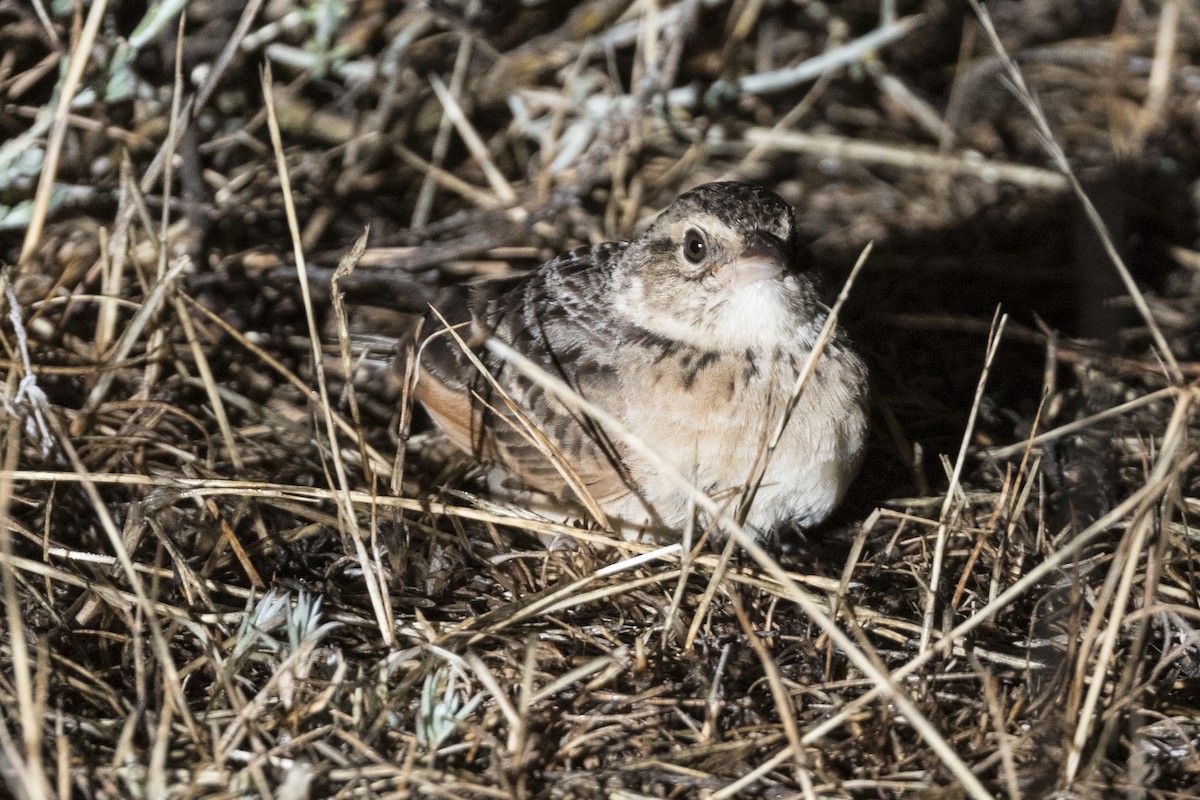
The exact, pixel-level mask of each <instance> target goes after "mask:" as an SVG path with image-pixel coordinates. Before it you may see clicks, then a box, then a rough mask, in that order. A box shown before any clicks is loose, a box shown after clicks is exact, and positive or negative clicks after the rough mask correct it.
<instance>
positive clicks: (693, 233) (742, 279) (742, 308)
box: [614, 183, 817, 350]
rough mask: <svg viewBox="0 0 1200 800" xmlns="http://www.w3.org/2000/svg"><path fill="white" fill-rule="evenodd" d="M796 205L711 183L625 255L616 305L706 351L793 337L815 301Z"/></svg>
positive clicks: (757, 190)
mask: <svg viewBox="0 0 1200 800" xmlns="http://www.w3.org/2000/svg"><path fill="white" fill-rule="evenodd" d="M807 267H808V264H807V258H806V256H805V255H804V249H803V247H802V245H801V244H800V243H799V241H798V239H797V235H796V228H795V224H794V221H793V213H792V209H791V207H790V206H789V205H788V204H787V203H786V202H784V200H783V199H782V198H781V197H779V195H777V194H775V193H774V192H772V191H769V190H767V189H763V188H761V187H759V186H752V185H749V184H744V183H708V184H705V185H703V186H700V187H697V188H695V189H692V190H691V191H690V192H687V193H686V194H683V195H681V196H680V197H679V199H678V200H676V201H675V202H674V203H672V204H671V206H670V207H669V208H667V210H666V211H664V212H663V213H662V214H660V215H659V217H658V218H657V219H656V220H655V221H654V222H653V223H652V224H651V225H650V227H649V228H647V229H646V231H645V233H643V234H642V236H641V237H639V238H638V239H637V240H636V241H634V242H633V243H631V245H630V247H629V249H628V250H627V251H626V257H625V258H624V259H622V264H621V267H620V269H619V274H618V275H617V278H618V282H617V288H616V294H617V296H616V297H615V298H614V301H615V302H616V304H617V306H618V308H619V309H620V310H621V311H623V312H624V313H626V314H627V315H628V316H629V318H630V319H631V320H633V321H635V322H637V323H638V324H640V325H641V326H642V327H645V328H647V329H648V330H651V331H653V332H654V333H657V334H659V335H663V336H668V337H671V338H674V339H678V340H680V341H686V342H689V343H691V344H694V345H696V346H699V347H704V348H706V349H722V350H723V349H742V348H746V347H754V346H758V345H762V344H774V343H775V342H778V341H779V340H780V337H789V338H791V337H795V336H797V335H803V333H805V331H802V330H798V328H801V327H803V326H804V325H805V324H806V323H808V322H811V320H812V318H813V315H814V313H813V312H814V310H815V308H816V304H817V294H816V289H815V286H814V284H813V280H812V278H811V276H810V274H809V272H808V269H807Z"/></svg>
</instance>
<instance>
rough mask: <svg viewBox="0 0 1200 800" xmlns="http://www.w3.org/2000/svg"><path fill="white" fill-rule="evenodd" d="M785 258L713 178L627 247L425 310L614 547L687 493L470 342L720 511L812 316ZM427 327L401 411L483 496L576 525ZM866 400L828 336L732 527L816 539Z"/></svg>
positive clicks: (774, 407) (849, 462) (571, 256)
mask: <svg viewBox="0 0 1200 800" xmlns="http://www.w3.org/2000/svg"><path fill="white" fill-rule="evenodd" d="M800 249H801V248H800V246H799V244H798V242H797V239H796V232H795V228H794V225H793V219H792V210H791V208H790V207H789V206H788V205H787V204H786V203H785V202H784V201H783V200H782V199H781V198H779V197H778V196H777V195H775V194H774V193H772V192H770V191H768V190H766V189H762V188H759V187H755V186H750V185H746V184H739V183H712V184H707V185H704V186H701V187H699V188H697V189H694V190H692V191H690V192H688V193H686V194H684V195H682V196H681V197H680V198H679V199H678V200H676V201H675V203H673V204H672V205H671V206H670V207H669V208H668V209H667V210H666V211H665V212H663V213H662V214H661V215H660V216H659V217H658V219H657V220H656V221H655V222H654V223H653V224H652V225H651V226H650V227H649V228H648V229H647V230H646V232H645V233H644V234H643V235H642V236H641V237H639V238H638V239H636V240H634V241H631V242H609V243H606V244H601V245H597V246H594V247H585V248H580V249H577V250H572V251H570V252H568V253H566V254H564V255H562V256H559V257H558V258H556V259H554V260H552V261H549V262H547V263H546V264H543V265H542V266H541V267H539V268H538V269H537V270H535V271H533V272H532V273H530V274H528V275H526V276H523V277H521V278H518V279H509V280H504V281H494V282H489V283H484V284H478V285H476V286H474V287H471V288H469V289H468V288H465V287H457V288H455V289H451V290H448V291H447V292H446V293H444V294H443V295H442V297H441V298H439V300H438V302H437V303H435V307H436V308H437V309H438V311H439V312H440V313H441V314H442V315H443V316H444V317H445V319H446V320H447V322H449V324H450V325H459V326H460V327H458V328H457V330H458V331H459V335H460V336H461V337H462V339H463V340H465V341H466V342H467V344H468V345H469V346H470V347H471V348H473V352H474V353H475V354H476V355H477V357H478V358H479V359H480V360H481V361H482V362H483V364H484V365H485V366H486V368H487V370H488V372H490V373H491V375H492V376H494V378H495V380H496V382H497V383H498V385H499V387H500V388H501V389H503V391H504V393H505V394H507V395H508V396H509V397H510V398H511V399H512V401H513V403H514V404H515V405H516V407H517V408H519V409H520V411H521V412H522V413H523V414H524V415H525V416H526V417H527V418H528V420H529V421H530V422H531V423H533V425H535V426H536V427H537V429H538V430H540V431H541V433H542V434H544V435H545V437H546V438H547V439H548V440H549V441H550V443H552V446H553V447H554V448H556V449H557V450H558V452H559V453H561V455H562V456H563V460H564V461H565V462H566V463H567V464H569V465H570V467H571V469H573V470H574V472H575V473H576V474H577V475H578V478H579V479H580V480H581V481H582V483H583V484H584V485H586V487H587V491H588V493H590V495H591V496H592V497H593V498H594V499H595V501H596V502H597V503H598V504H599V505H600V506H601V507H602V508H603V511H604V513H605V514H606V515H607V516H608V517H609V519H610V522H613V523H614V524H618V525H620V527H621V528H622V530H624V531H625V532H626V533H630V532H632V531H635V530H636V529H637V528H638V527H640V526H642V525H646V524H648V525H650V526H651V527H652V528H655V529H657V530H658V531H659V532H660V533H661V532H663V531H667V530H671V529H675V530H677V529H679V528H680V526H682V524H683V523H684V522H685V521H686V517H687V514H688V509H689V504H688V497H687V495H686V494H684V493H681V492H679V491H678V490H676V489H675V488H674V485H673V484H672V483H670V482H669V481H668V480H667V479H666V478H664V477H662V476H661V475H659V474H658V470H657V469H655V467H654V466H653V465H652V464H650V463H647V462H646V461H644V460H643V459H642V458H641V457H639V456H637V455H636V454H635V453H634V452H633V451H631V450H630V449H629V448H628V447H627V446H626V445H625V444H624V443H622V442H621V441H620V440H619V439H618V438H617V437H616V436H611V435H609V434H608V433H607V432H606V431H604V430H603V428H602V427H601V426H600V425H598V424H597V423H595V422H594V421H593V420H591V419H590V418H587V417H584V416H581V415H579V414H578V413H575V412H572V411H570V410H569V409H568V408H567V407H566V406H565V405H563V404H562V403H560V402H558V400H556V399H555V398H554V397H553V396H552V395H550V394H548V393H547V392H545V391H543V389H542V388H540V387H538V386H537V385H536V384H534V383H533V382H532V381H530V380H529V379H527V378H526V377H524V376H522V375H521V374H520V373H519V372H518V370H517V369H516V368H515V367H513V366H511V365H508V364H506V363H505V362H503V361H502V360H501V359H499V358H498V357H496V356H495V355H493V354H492V353H491V351H488V350H486V349H484V348H483V347H482V346H481V345H482V342H483V340H484V339H485V338H486V337H487V336H489V335H490V336H495V337H497V338H499V339H500V340H502V341H504V342H506V343H508V344H509V345H511V346H512V347H513V348H515V349H516V350H517V351H518V352H520V353H521V354H523V355H524V356H525V357H527V358H529V359H530V360H532V361H533V362H534V363H536V364H537V365H539V366H541V367H542V368H543V369H545V370H547V371H549V372H551V373H553V374H555V375H557V376H560V377H561V378H562V379H563V380H565V381H566V382H567V383H568V384H570V385H571V386H572V387H573V388H574V389H575V391H577V392H578V393H579V394H580V395H581V396H583V397H584V398H586V399H588V400H589V401H591V402H592V403H594V404H596V405H597V406H599V407H601V408H603V409H605V410H606V411H607V412H609V413H610V414H612V415H614V416H615V417H616V418H618V419H619V420H621V421H622V422H623V423H624V424H625V425H626V426H627V427H629V428H630V429H632V431H633V432H634V433H636V434H637V435H638V436H639V437H640V438H641V439H642V440H643V441H645V442H646V443H647V444H648V445H649V446H650V447H651V448H653V449H654V450H655V451H656V452H657V453H658V454H659V455H661V456H662V457H663V458H664V459H666V460H667V461H668V462H670V463H671V464H673V465H674V466H675V467H677V468H678V469H679V470H680V471H681V472H683V473H684V474H685V475H688V476H690V477H691V478H692V479H693V481H694V482H695V484H696V485H697V486H699V487H701V488H703V489H704V490H705V491H708V492H709V493H710V494H712V495H713V496H714V497H720V498H734V499H735V501H736V498H737V497H738V496H739V493H740V492H741V491H742V489H743V487H744V486H745V484H746V483H747V481H748V480H750V479H751V478H752V476H753V469H754V463H755V460H756V458H758V457H759V455H760V452H761V450H762V449H763V442H764V440H765V439H766V438H767V437H768V436H769V435H770V434H771V432H772V431H773V430H774V428H775V426H776V425H777V423H778V420H779V417H780V415H781V414H782V412H783V408H784V405H785V404H786V402H787V398H788V395H789V393H790V392H791V390H792V387H793V385H794V383H795V380H796V377H797V375H798V373H799V371H800V370H801V368H802V367H803V365H804V362H805V359H806V358H807V356H808V354H809V353H810V351H811V348H812V346H813V343H814V342H815V340H816V337H817V335H818V333H819V331H820V329H821V327H822V325H823V324H824V322H825V319H826V315H827V310H826V309H825V307H824V306H822V305H821V303H820V302H819V300H818V298H817V293H816V289H815V287H814V284H813V281H812V278H811V277H810V275H809V274H808V273H807V272H806V271H805V267H806V264H804V263H802V262H803V257H802V255H801V253H800ZM443 327H444V326H443V324H442V322H441V321H440V320H439V319H438V318H437V316H436V315H430V317H429V318H427V321H426V326H425V331H426V333H431V332H432V335H431V336H430V337H429V339H428V340H427V341H426V343H425V345H424V347H423V349H422V355H421V375H420V378H419V379H418V382H417V388H416V396H417V398H418V399H419V400H420V401H421V403H422V404H423V405H424V406H425V408H426V409H427V410H428V411H429V413H430V415H431V416H432V417H433V419H434V421H435V422H436V423H437V424H438V426H439V427H440V428H441V429H442V430H443V431H445V433H446V434H447V435H448V437H449V438H450V439H451V441H453V442H454V443H455V444H456V445H457V446H458V447H460V448H462V449H463V450H466V451H468V452H470V453H472V454H474V455H475V456H476V457H477V458H478V459H480V460H481V461H483V462H485V463H487V464H490V465H491V466H492V467H493V470H492V485H493V488H494V489H495V490H497V491H501V492H507V493H510V494H511V493H520V492H525V493H529V494H531V495H532V494H536V495H540V496H541V497H542V499H543V500H545V501H547V502H548V504H550V505H559V506H561V507H562V510H563V511H564V512H566V513H576V514H577V513H578V512H577V509H578V508H580V507H581V506H583V505H584V504H583V503H582V502H581V499H580V497H579V493H578V492H577V491H575V490H573V489H572V488H570V484H569V482H568V480H567V479H566V478H564V475H563V471H562V469H561V468H560V467H556V466H555V464H554V463H553V459H551V458H548V457H547V456H546V455H545V453H544V452H543V450H544V448H539V446H537V445H535V444H534V443H532V442H531V441H530V439H529V434H528V433H522V432H521V431H522V430H523V429H522V426H521V424H520V423H519V422H516V421H515V420H514V415H513V414H512V413H511V411H510V410H509V409H508V408H507V407H506V405H505V404H504V401H503V399H502V398H501V396H500V393H498V392H496V391H495V388H494V387H493V386H492V385H491V383H490V382H489V381H488V380H487V379H485V378H484V377H483V376H482V375H481V374H480V372H479V371H478V370H477V369H476V368H475V367H474V366H473V365H472V364H471V362H470V360H469V359H468V357H467V355H466V353H464V352H463V350H462V348H461V347H460V346H459V345H458V343H457V342H456V341H455V340H454V338H453V337H451V336H448V335H447V334H446V332H445V331H444V330H442V329H443ZM866 395H867V390H866V370H865V368H864V366H863V364H862V362H861V360H860V359H859V358H858V356H857V355H855V353H854V352H853V351H852V350H851V349H850V347H849V344H848V342H847V341H846V339H845V336H844V335H843V334H842V333H841V332H840V331H839V332H838V333H837V334H836V335H835V336H834V338H833V339H832V341H831V342H830V343H829V344H828V345H827V347H826V349H825V351H824V353H823V354H822V357H821V360H820V362H819V364H818V367H817V369H816V371H815V373H814V375H813V376H812V378H811V379H810V380H809V382H808V384H807V386H806V388H805V391H804V394H803V395H802V397H801V399H800V402H799V404H798V405H797V406H796V409H795V411H794V413H793V415H792V417H791V419H790V420H789V422H788V426H787V428H786V429H785V432H784V436H783V439H782V440H781V442H780V444H779V447H778V449H777V450H776V452H775V454H774V457H773V458H772V460H771V462H770V464H769V466H768V468H767V470H766V473H765V475H764V479H763V481H762V485H761V487H760V489H759V491H758V493H757V495H756V497H755V499H754V503H753V505H752V506H751V508H750V510H749V513H748V515H747V522H748V523H749V524H750V525H751V526H752V527H753V528H754V529H756V530H758V531H766V530H769V529H771V528H773V527H775V526H776V525H778V524H780V523H784V522H788V521H796V522H798V523H799V524H801V525H813V524H816V523H817V522H820V521H821V520H822V519H824V518H825V517H826V516H827V515H828V514H829V512H830V511H832V510H833V508H834V506H835V505H836V504H837V503H838V502H839V501H840V499H841V497H842V495H843V493H844V492H845V489H846V486H847V485H848V483H849V482H850V480H851V478H852V477H853V475H854V473H855V471H856V470H857V468H858V464H859V461H860V460H861V455H862V449H863V443H864V439H865V430H866ZM545 504H547V503H543V505H545ZM733 507H734V506H732V505H731V508H733ZM572 508H574V509H576V511H575V512H572V511H571V509H572Z"/></svg>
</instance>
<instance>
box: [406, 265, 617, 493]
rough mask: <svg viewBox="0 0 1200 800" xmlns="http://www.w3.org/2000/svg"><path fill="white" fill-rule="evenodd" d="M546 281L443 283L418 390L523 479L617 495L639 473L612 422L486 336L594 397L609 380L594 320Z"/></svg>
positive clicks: (465, 441) (547, 489) (442, 417)
mask: <svg viewBox="0 0 1200 800" xmlns="http://www.w3.org/2000/svg"><path fill="white" fill-rule="evenodd" d="M552 263H553V262H552ZM543 269H545V268H543ZM531 277H532V278H535V279H536V277H537V276H531ZM545 291H546V287H545V286H544V285H539V284H534V285H532V286H531V285H529V283H528V282H522V281H517V282H515V283H514V282H506V283H498V284H497V283H494V282H488V283H484V284H478V285H476V286H474V287H471V289H470V290H469V291H467V290H464V289H462V288H460V289H459V290H458V291H449V292H445V293H443V295H442V296H441V297H439V299H438V302H437V303H436V304H435V308H436V309H437V311H438V312H439V313H437V314H431V315H430V318H429V319H427V327H426V330H427V331H431V335H430V338H429V339H427V340H426V343H425V345H424V349H423V351H422V355H421V377H420V380H419V381H418V383H417V388H416V396H417V399H419V400H420V401H421V403H422V405H424V406H425V408H426V409H427V411H428V412H429V414H430V416H431V417H433V419H434V421H435V422H436V423H437V424H438V426H439V427H440V428H441V429H442V430H443V431H444V432H445V433H446V435H447V437H448V438H449V439H450V440H451V441H452V442H453V443H454V444H455V445H456V446H458V447H459V448H460V449H462V450H465V451H466V452H468V453H471V454H472V455H474V456H475V457H476V458H479V459H480V460H482V461H486V462H491V463H496V464H499V465H500V466H501V467H502V468H503V469H504V470H505V471H506V472H507V473H508V474H509V475H510V476H511V477H512V478H513V479H515V481H517V482H519V483H521V484H523V485H525V486H527V487H530V488H533V489H536V490H538V491H540V492H543V493H545V494H548V495H551V496H553V497H557V498H559V499H560V500H564V501H568V502H576V503H581V504H582V505H584V506H588V507H591V506H592V505H593V502H592V501H594V503H595V504H599V505H600V506H605V505H609V504H611V503H613V502H616V501H618V500H620V499H621V498H623V497H625V496H627V495H628V494H629V493H630V491H631V485H632V482H631V481H630V479H629V477H628V476H627V475H626V474H625V471H624V466H623V463H622V461H621V458H620V454H619V453H618V451H617V449H616V448H615V447H614V446H613V445H612V444H611V442H610V441H609V440H608V437H607V436H606V435H605V433H604V431H603V430H602V429H601V428H600V427H599V426H598V425H597V424H596V423H595V422H594V421H593V420H591V419H590V418H588V417H587V416H586V415H583V414H581V413H579V412H576V411H572V410H571V409H570V408H568V407H567V406H566V405H564V404H563V403H562V402H560V401H559V400H558V399H557V398H556V397H554V396H553V395H552V394H550V393H548V392H546V391H545V390H544V389H543V388H542V387H540V386H538V385H536V384H535V383H534V382H532V381H531V380H529V379H528V378H526V377H525V376H524V375H522V374H521V373H520V372H519V370H517V369H516V368H514V367H512V366H511V365H509V364H507V363H505V362H503V361H502V360H500V359H498V358H497V357H495V356H494V355H492V354H491V353H490V352H489V351H487V350H485V349H484V348H483V341H484V339H485V337H486V336H488V335H492V336H497V337H498V338H500V339H502V340H504V341H506V342H507V343H509V344H510V345H512V346H513V347H514V348H515V349H516V350H517V351H518V352H520V353H522V354H523V355H525V356H526V357H527V358H530V359H531V360H532V361H533V362H534V363H536V364H537V365H538V366H540V367H542V368H543V369H545V370H547V371H548V372H550V373H551V374H553V375H556V376H558V377H561V378H562V379H563V380H565V381H566V382H567V383H568V384H569V385H570V386H572V388H574V389H575V390H576V391H577V392H579V393H580V394H582V395H584V396H585V397H589V399H596V398H595V397H594V395H595V394H597V393H598V392H599V393H602V392H603V391H604V389H605V388H610V387H611V382H610V381H607V382H606V377H607V367H605V366H604V365H603V364H601V363H600V362H601V361H603V359H598V358H597V357H596V352H595V347H592V348H588V347H586V346H584V345H586V344H587V342H586V338H583V337H584V334H586V330H584V331H583V333H582V334H581V329H580V325H581V324H582V325H586V324H587V320H586V319H582V318H581V315H580V314H579V313H576V311H575V310H572V311H571V313H569V314H564V313H562V312H563V310H562V309H561V304H560V303H558V302H556V300H555V299H554V298H553V297H551V298H547V297H546V295H545ZM527 301H530V302H527ZM439 314H440V316H439ZM447 326H449V327H452V328H454V329H455V331H456V332H457V333H458V338H457V339H456V338H455V337H454V336H453V335H450V334H449V333H447V332H446V328H447ZM464 345H465V348H464ZM468 350H469V351H470V352H471V355H468V352H467V351H468ZM472 356H474V358H472ZM479 366H483V367H484V368H485V369H486V371H487V372H488V373H489V374H490V376H491V378H490V379H489V378H488V377H487V376H485V375H484V374H483V373H482V372H481V371H480V369H479ZM600 516H602V514H601V515H600Z"/></svg>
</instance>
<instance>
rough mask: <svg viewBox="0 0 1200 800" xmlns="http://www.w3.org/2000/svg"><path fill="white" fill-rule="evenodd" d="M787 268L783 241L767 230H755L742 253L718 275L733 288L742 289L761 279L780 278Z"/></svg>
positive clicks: (748, 238) (748, 237)
mask: <svg viewBox="0 0 1200 800" xmlns="http://www.w3.org/2000/svg"><path fill="white" fill-rule="evenodd" d="M786 268H787V254H786V253H785V252H784V247H783V242H781V241H780V240H779V238H778V237H776V236H772V235H771V234H769V233H766V232H765V231H754V232H753V233H752V234H750V235H749V236H747V237H746V244H745V247H743V248H742V252H741V254H740V255H739V256H738V257H737V258H736V259H734V260H733V262H732V263H730V264H727V265H726V266H725V267H724V268H723V269H722V270H721V271H720V272H719V273H718V276H719V277H721V278H723V279H724V280H725V281H726V282H727V283H728V284H729V286H730V287H731V288H733V289H741V288H743V287H745V286H749V285H750V284H752V283H758V282H759V281H769V280H772V279H774V278H778V277H779V276H780V275H782V274H783V273H784V270H785V269H786Z"/></svg>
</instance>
